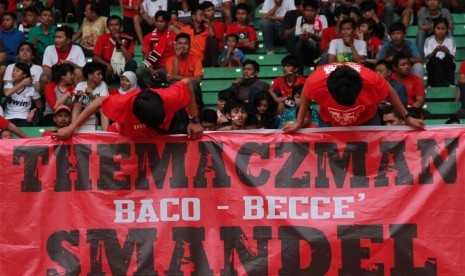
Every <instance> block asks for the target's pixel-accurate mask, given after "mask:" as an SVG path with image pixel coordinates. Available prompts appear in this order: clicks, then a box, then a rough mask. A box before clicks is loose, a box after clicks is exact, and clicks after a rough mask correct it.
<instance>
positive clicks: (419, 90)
mask: <svg viewBox="0 0 465 276" xmlns="http://www.w3.org/2000/svg"><path fill="white" fill-rule="evenodd" d="M392 66H393V68H394V71H395V73H394V74H392V78H393V79H394V80H396V81H399V82H401V83H403V84H404V85H405V87H406V88H407V96H408V106H409V107H410V106H413V107H416V108H423V104H424V103H425V95H426V91H425V85H424V84H423V79H420V78H419V77H418V76H417V75H414V74H413V73H412V72H411V68H412V65H411V64H410V58H409V57H408V56H407V55H405V54H404V53H397V54H396V55H395V56H394V58H393V59H392Z"/></svg>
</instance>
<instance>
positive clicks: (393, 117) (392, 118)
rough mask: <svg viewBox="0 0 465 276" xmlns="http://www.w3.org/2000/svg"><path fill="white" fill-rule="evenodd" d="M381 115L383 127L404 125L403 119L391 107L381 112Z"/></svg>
mask: <svg viewBox="0 0 465 276" xmlns="http://www.w3.org/2000/svg"><path fill="white" fill-rule="evenodd" d="M381 113H382V114H383V125H385V126H403V125H405V121H404V119H402V117H401V116H400V115H399V113H397V112H396V111H395V110H394V108H392V106H388V107H386V108H383V109H382V110H381Z"/></svg>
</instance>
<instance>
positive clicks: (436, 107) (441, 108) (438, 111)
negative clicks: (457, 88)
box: [423, 102, 460, 119]
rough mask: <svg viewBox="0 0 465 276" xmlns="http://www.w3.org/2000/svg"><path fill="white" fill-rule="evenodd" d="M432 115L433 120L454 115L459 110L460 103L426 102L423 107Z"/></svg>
mask: <svg viewBox="0 0 465 276" xmlns="http://www.w3.org/2000/svg"><path fill="white" fill-rule="evenodd" d="M423 108H424V109H426V110H428V111H429V112H431V114H433V117H434V118H433V119H440V118H441V117H446V118H447V116H449V115H451V114H455V113H456V112H457V110H459V108H460V102H428V103H425V105H424V106H423Z"/></svg>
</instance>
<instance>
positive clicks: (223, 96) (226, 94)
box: [218, 89, 234, 102]
mask: <svg viewBox="0 0 465 276" xmlns="http://www.w3.org/2000/svg"><path fill="white" fill-rule="evenodd" d="M232 97H234V93H233V92H232V91H231V90H228V89H224V90H221V91H220V92H218V100H222V101H225V102H227V101H228V100H229V99H230V98H232Z"/></svg>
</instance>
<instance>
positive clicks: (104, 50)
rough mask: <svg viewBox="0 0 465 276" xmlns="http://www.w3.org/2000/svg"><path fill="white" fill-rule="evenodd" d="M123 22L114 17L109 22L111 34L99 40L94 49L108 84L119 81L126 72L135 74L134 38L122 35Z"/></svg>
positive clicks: (96, 60) (95, 56)
mask: <svg viewBox="0 0 465 276" xmlns="http://www.w3.org/2000/svg"><path fill="white" fill-rule="evenodd" d="M121 24H122V20H121V18H120V17H119V16H117V15H112V16H110V17H109V18H108V20H107V28H108V30H109V31H110V33H107V34H104V35H102V36H100V37H99V38H98V39H97V42H96V43H95V47H94V53H93V59H94V61H95V62H97V63H100V64H102V65H103V68H104V76H105V79H106V81H107V82H115V81H119V77H120V76H121V74H122V73H123V72H125V71H132V72H135V71H136V69H137V63H136V62H135V61H134V60H133V59H132V58H133V57H134V38H133V37H132V36H130V35H128V34H125V33H121Z"/></svg>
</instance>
